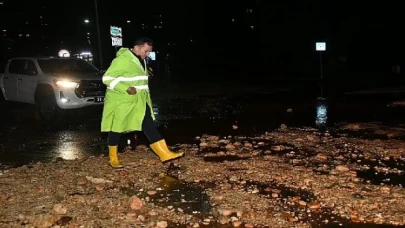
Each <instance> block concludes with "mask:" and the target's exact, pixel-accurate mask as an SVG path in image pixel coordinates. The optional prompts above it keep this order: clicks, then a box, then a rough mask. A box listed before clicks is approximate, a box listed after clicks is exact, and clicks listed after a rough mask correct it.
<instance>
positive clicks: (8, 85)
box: [3, 59, 26, 101]
mask: <svg viewBox="0 0 405 228" xmlns="http://www.w3.org/2000/svg"><path fill="white" fill-rule="evenodd" d="M25 63H26V60H23V59H13V60H11V62H10V63H9V65H8V67H7V68H6V71H5V72H4V77H3V86H4V96H5V98H6V99H7V100H8V101H18V90H17V86H18V75H19V73H21V72H22V71H23V70H24V68H25Z"/></svg>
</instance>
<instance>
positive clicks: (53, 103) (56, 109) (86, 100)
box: [0, 57, 106, 120]
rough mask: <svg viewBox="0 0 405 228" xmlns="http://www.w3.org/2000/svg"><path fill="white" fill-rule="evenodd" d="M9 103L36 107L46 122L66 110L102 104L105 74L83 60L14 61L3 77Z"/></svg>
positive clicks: (0, 85) (1, 86)
mask: <svg viewBox="0 0 405 228" xmlns="http://www.w3.org/2000/svg"><path fill="white" fill-rule="evenodd" d="M0 89H1V91H2V92H3V95H4V98H5V100H7V101H14V102H21V103H29V104H36V105H37V106H38V108H39V113H40V115H41V116H42V118H44V119H46V120H53V119H55V118H56V117H57V116H58V114H59V113H60V112H61V111H62V110H65V109H76V108H82V107H86V106H93V105H102V104H103V103H104V95H105V91H106V86H105V85H104V84H103V82H102V72H101V71H100V70H98V69H97V68H96V67H94V66H93V65H91V64H90V63H88V62H86V61H84V60H82V59H79V58H57V57H56V58H53V57H44V58H42V57H39V58H13V59H10V60H9V61H8V63H7V66H6V68H5V71H4V74H2V75H0Z"/></svg>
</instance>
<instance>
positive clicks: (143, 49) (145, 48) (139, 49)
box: [134, 44, 152, 59]
mask: <svg viewBox="0 0 405 228" xmlns="http://www.w3.org/2000/svg"><path fill="white" fill-rule="evenodd" d="M134 50H135V51H134V52H135V54H137V55H139V56H140V57H141V59H146V57H147V56H148V55H149V52H151V51H152V46H150V45H148V44H144V45H138V46H135V47H134Z"/></svg>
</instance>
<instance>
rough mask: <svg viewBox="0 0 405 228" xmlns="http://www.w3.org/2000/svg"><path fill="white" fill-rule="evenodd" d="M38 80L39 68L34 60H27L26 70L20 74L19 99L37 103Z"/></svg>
mask: <svg viewBox="0 0 405 228" xmlns="http://www.w3.org/2000/svg"><path fill="white" fill-rule="evenodd" d="M37 82H38V70H37V67H36V65H35V63H34V61H32V60H29V59H28V60H27V61H26V65H25V68H24V71H23V72H21V73H20V74H19V75H18V100H19V101H20V102H24V103H31V104H35V99H34V95H35V89H36V87H37Z"/></svg>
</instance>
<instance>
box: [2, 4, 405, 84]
mask: <svg viewBox="0 0 405 228" xmlns="http://www.w3.org/2000/svg"><path fill="white" fill-rule="evenodd" d="M0 1H1V0H0ZM2 2H3V4H2V5H0V11H1V13H0V17H1V24H0V29H1V30H0V32H2V33H3V36H2V40H1V42H2V45H1V47H2V53H1V56H0V58H1V59H2V62H4V61H5V60H6V59H8V58H10V57H14V56H22V55H23V56H26V55H30V56H32V55H38V54H43V55H56V53H57V51H58V50H60V49H61V48H66V49H68V50H71V51H72V53H79V52H81V51H87V50H88V51H91V52H93V53H94V54H95V55H98V46H97V45H98V43H97V32H96V31H97V30H96V19H95V18H96V17H95V9H94V1H93V0H81V1H77V0H74V1H41V0H39V1H22V0H3V1H2ZM334 2H335V3H326V1H315V0H313V1H264V0H255V1H253V0H252V1H247V0H242V1H239V2H236V1H228V0H226V1H213V0H209V1H202V0H196V1H158V0H149V1H132V2H131V1H122V0H114V1H112V0H99V1H98V8H99V9H98V12H99V17H100V20H99V21H100V29H101V44H102V53H103V60H104V65H105V66H104V68H105V67H107V66H108V64H109V62H110V61H111V59H112V58H113V57H114V52H115V49H114V48H113V47H111V45H110V42H111V41H110V38H109V26H110V25H116V26H121V27H122V28H123V36H124V37H123V40H124V46H127V47H129V46H131V44H132V41H133V39H134V38H136V37H137V36H148V37H150V38H152V39H153V40H154V41H155V42H156V47H155V49H156V50H157V51H159V52H160V55H159V56H158V58H159V57H161V58H160V59H159V60H161V61H163V59H164V55H165V54H167V53H169V54H170V55H171V56H172V58H173V60H172V62H171V64H172V65H173V66H174V67H173V69H178V75H179V76H178V77H179V78H183V79H186V78H188V79H190V77H191V75H190V72H193V73H192V75H193V77H195V78H201V77H203V78H211V79H219V78H220V79H227V80H233V79H234V78H236V77H239V76H240V75H246V74H252V75H255V77H256V78H257V79H260V80H262V81H263V80H268V79H269V78H271V79H277V78H301V79H303V78H304V79H305V78H317V77H319V54H320V53H319V52H316V51H315V42H316V41H325V42H327V51H326V52H325V53H323V60H324V65H325V72H326V73H325V74H326V75H327V74H329V75H331V76H330V77H334V78H342V77H348V78H350V77H352V74H354V72H355V73H356V74H358V75H359V76H358V77H367V78H370V75H373V76H372V77H373V78H375V77H386V76H387V75H388V76H390V75H391V74H392V70H391V69H392V65H394V64H400V65H402V66H403V62H404V57H403V56H404V55H403V52H404V45H403V41H404V40H405V39H404V38H405V36H404V35H403V31H402V30H403V22H404V21H405V20H404V16H403V15H404V14H403V12H401V9H402V8H403V7H401V6H400V5H399V3H396V2H394V1H386V2H380V1H379V2H375V3H373V2H367V3H353V2H354V1H352V2H350V1H334ZM40 16H42V19H41V18H40ZM85 19H88V20H89V21H90V23H88V24H85V23H84V20H85ZM127 21H130V23H127ZM27 22H28V23H27ZM45 24H46V25H45ZM2 30H3V31H2ZM4 30H6V32H5V31H4ZM87 33H90V34H91V35H90V41H91V44H90V45H88V43H87ZM20 34H21V35H20ZM26 34H29V37H27V35H26ZM96 59H98V57H97V56H96ZM95 64H96V65H98V66H99V64H100V63H99V62H98V61H97V62H96V63H95ZM402 70H403V69H402ZM360 73H361V74H360Z"/></svg>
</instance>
